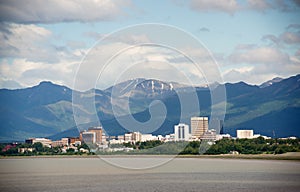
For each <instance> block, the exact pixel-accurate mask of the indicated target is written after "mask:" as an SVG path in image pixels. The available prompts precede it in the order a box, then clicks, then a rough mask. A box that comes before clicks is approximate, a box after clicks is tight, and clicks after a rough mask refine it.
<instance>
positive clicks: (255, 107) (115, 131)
mask: <svg viewBox="0 0 300 192" xmlns="http://www.w3.org/2000/svg"><path fill="white" fill-rule="evenodd" d="M215 86H217V88H218V86H220V85H215ZM225 88H226V95H227V101H226V115H225V120H224V132H225V133H229V134H231V135H233V136H234V135H235V132H236V129H253V130H254V132H255V133H259V134H262V135H267V136H272V137H287V136H297V137H300V118H299V117H300V75H296V76H292V77H289V78H286V79H281V78H275V79H273V80H270V81H267V82H265V83H263V84H262V85H260V86H256V85H249V84H246V83H244V82H238V83H226V84H225ZM175 90H176V91H179V92H181V93H182V94H184V95H187V96H188V95H189V94H191V93H192V92H193V91H195V92H196V93H197V97H198V101H199V106H200V107H201V112H200V114H199V111H197V110H193V109H194V108H193V107H192V106H191V110H190V111H189V113H188V114H186V116H184V117H183V118H182V119H180V114H181V108H180V99H179V97H178V94H176V92H175ZM72 94H73V96H74V95H77V96H79V97H80V98H83V101H85V100H86V101H88V100H89V99H95V108H96V112H97V117H98V118H99V120H100V122H101V124H102V126H103V127H104V129H105V131H106V133H107V134H108V135H119V134H123V133H125V132H127V131H130V130H126V129H124V128H123V127H122V126H121V125H120V123H119V122H118V121H117V120H116V117H115V116H114V115H115V114H114V112H113V108H112V101H111V95H112V94H113V95H114V96H116V98H117V99H116V101H115V102H114V103H113V106H114V109H116V110H117V113H118V118H120V119H122V118H123V119H126V118H128V115H129V114H128V110H127V108H126V105H124V103H125V102H127V101H129V107H130V113H131V114H133V118H134V119H135V120H137V121H139V122H147V121H148V120H149V119H151V118H154V122H159V121H160V120H161V118H162V117H161V116H159V115H158V116H154V117H152V116H151V114H150V112H149V105H152V104H153V103H154V102H153V101H161V102H162V103H164V105H165V109H166V111H167V115H166V118H165V119H164V120H163V121H162V125H161V126H160V127H159V128H158V129H157V130H155V131H153V132H152V133H153V134H162V135H165V134H169V133H172V132H173V126H174V124H178V123H179V122H183V123H187V124H190V117H191V116H199V115H203V116H210V112H211V95H210V89H209V88H208V87H207V86H203V87H191V86H187V85H183V84H180V83H176V82H163V81H159V80H155V79H141V78H140V79H133V80H128V81H125V82H121V83H119V84H116V85H114V86H113V87H110V88H108V89H105V90H99V89H91V90H88V91H83V92H79V91H73V90H72V89H70V88H68V87H66V86H60V85H56V84H53V83H51V82H41V83H40V84H39V85H37V86H34V87H30V88H24V89H16V90H9V89H1V90H0V130H1V131H0V141H2V142H5V141H24V139H26V138H29V137H49V138H52V139H59V138H61V137H66V136H67V137H68V136H69V137H71V136H78V134H79V131H78V130H82V129H87V128H88V127H89V126H93V125H94V124H93V123H95V122H90V121H89V116H90V111H89V109H87V108H86V106H85V105H81V104H80V103H78V104H75V105H74V103H73V104H72ZM73 108H74V109H75V111H76V112H77V113H78V114H77V115H80V118H82V119H83V120H84V121H83V122H85V123H83V124H80V125H76V123H75V120H74V116H73ZM154 108H155V106H154Z"/></svg>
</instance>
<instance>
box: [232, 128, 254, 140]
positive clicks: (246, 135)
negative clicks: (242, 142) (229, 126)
mask: <svg viewBox="0 0 300 192" xmlns="http://www.w3.org/2000/svg"><path fill="white" fill-rule="evenodd" d="M236 137H237V138H238V139H252V138H253V130H236Z"/></svg>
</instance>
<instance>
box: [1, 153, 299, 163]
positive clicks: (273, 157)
mask: <svg viewBox="0 0 300 192" xmlns="http://www.w3.org/2000/svg"><path fill="white" fill-rule="evenodd" d="M101 157H103V158H133V157H135V158H196V159H253V160H255V159H258V160H259V159H261V160H294V161H300V152H289V153H284V154H277V155H274V154H254V155H252V154H235V155H233V154H221V155H126V154H125V155H37V156H0V159H27V158H101Z"/></svg>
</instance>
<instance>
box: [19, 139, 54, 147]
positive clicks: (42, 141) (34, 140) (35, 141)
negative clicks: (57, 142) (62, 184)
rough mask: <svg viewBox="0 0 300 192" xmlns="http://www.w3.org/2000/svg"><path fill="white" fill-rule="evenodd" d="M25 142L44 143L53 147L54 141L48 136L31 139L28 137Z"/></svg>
mask: <svg viewBox="0 0 300 192" xmlns="http://www.w3.org/2000/svg"><path fill="white" fill-rule="evenodd" d="M25 143H28V144H35V143H42V145H43V146H44V147H51V144H52V141H51V140H50V139H46V138H30V139H26V140H25Z"/></svg>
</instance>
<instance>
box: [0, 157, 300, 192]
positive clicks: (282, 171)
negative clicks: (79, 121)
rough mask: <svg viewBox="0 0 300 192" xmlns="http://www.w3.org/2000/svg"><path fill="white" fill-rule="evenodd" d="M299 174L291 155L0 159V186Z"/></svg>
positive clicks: (290, 183) (233, 181) (108, 186)
mask: <svg viewBox="0 0 300 192" xmlns="http://www.w3.org/2000/svg"><path fill="white" fill-rule="evenodd" d="M135 158H136V157H135ZM153 159H155V158H148V160H149V161H152V160H153ZM130 160H131V158H121V157H119V158H118V161H124V162H125V161H130ZM299 179H300V162H296V161H279V160H278V161H273V160H243V159H241V160H239V159H201V158H198V159H197V158H177V159H174V160H172V161H170V162H169V163H167V164H164V165H162V166H159V167H156V168H152V169H146V170H132V169H124V168H119V167H115V166H111V165H110V164H108V163H106V162H105V161H103V160H101V159H98V158H20V159H0V191H1V192H6V191H7V192H10V191H60V192H67V191H72V192H77V191H80V192H81V191H118V192H121V191H128V192H129V191H145V192H148V191H149V192H150V191H180V192H181V191H205V192H210V191H222V192H227V191H230V192H235V191H300V182H299V181H300V180H299Z"/></svg>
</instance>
